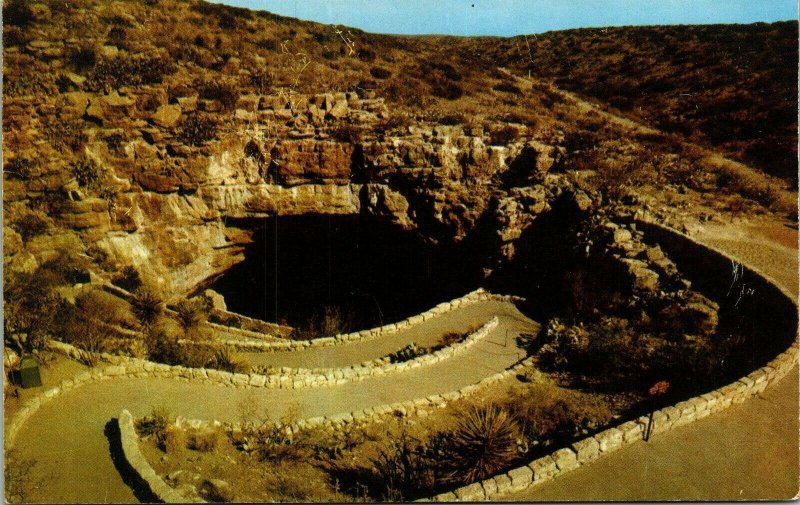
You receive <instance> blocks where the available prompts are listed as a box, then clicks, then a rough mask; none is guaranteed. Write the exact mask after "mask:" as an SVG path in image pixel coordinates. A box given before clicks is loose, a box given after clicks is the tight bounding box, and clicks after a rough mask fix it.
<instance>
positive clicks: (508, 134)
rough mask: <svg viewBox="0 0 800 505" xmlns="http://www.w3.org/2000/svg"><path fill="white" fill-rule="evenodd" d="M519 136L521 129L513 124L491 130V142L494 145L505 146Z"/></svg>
mask: <svg viewBox="0 0 800 505" xmlns="http://www.w3.org/2000/svg"><path fill="white" fill-rule="evenodd" d="M518 138H519V131H518V130H517V129H516V128H514V127H513V126H511V125H503V126H500V127H497V128H492V130H491V131H490V132H489V143H491V144H492V145H493V146H505V145H508V144H510V143H512V142H514V141H515V140H517V139H518Z"/></svg>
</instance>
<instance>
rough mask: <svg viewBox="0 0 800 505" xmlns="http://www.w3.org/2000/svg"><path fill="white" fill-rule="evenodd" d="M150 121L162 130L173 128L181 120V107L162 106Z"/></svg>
mask: <svg viewBox="0 0 800 505" xmlns="http://www.w3.org/2000/svg"><path fill="white" fill-rule="evenodd" d="M150 119H151V120H152V121H153V122H154V123H155V124H157V125H158V126H161V127H162V128H172V127H174V126H175V125H177V124H178V121H180V119H181V106H180V105H177V104H175V105H162V106H161V107H159V108H158V109H156V111H155V112H154V113H153V115H152V116H150Z"/></svg>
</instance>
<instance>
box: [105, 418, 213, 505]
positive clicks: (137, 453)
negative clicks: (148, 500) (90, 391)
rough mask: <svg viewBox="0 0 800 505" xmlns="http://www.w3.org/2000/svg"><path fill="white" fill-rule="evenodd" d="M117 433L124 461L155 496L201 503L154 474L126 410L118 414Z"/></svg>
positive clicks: (175, 501)
mask: <svg viewBox="0 0 800 505" xmlns="http://www.w3.org/2000/svg"><path fill="white" fill-rule="evenodd" d="M119 434H120V440H121V441H122V453H123V454H124V455H125V459H126V461H127V462H128V464H129V465H130V466H131V468H133V470H134V472H136V474H137V475H138V476H139V477H140V478H141V479H142V480H143V481H144V482H145V484H147V487H148V488H149V489H150V491H151V492H152V493H153V495H155V497H156V498H158V499H159V500H160V501H162V502H164V503H187V502H191V503H203V501H202V500H198V499H187V498H186V497H184V496H183V495H181V494H180V493H178V492H177V491H176V490H174V489H172V488H171V487H170V486H168V485H167V483H166V482H164V479H162V478H161V477H159V476H158V474H156V472H155V470H153V468H152V467H151V466H150V463H148V462H147V459H145V457H144V455H143V454H142V451H141V450H140V449H139V437H138V436H137V435H136V428H135V427H134V425H133V416H131V413H130V412H128V411H127V410H123V411H122V413H121V414H120V415H119Z"/></svg>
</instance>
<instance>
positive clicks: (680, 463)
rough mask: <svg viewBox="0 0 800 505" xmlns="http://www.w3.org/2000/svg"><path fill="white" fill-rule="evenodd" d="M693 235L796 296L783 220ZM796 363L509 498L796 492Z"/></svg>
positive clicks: (792, 247)
mask: <svg viewBox="0 0 800 505" xmlns="http://www.w3.org/2000/svg"><path fill="white" fill-rule="evenodd" d="M693 238H694V239H695V240H697V241H698V242H701V243H705V244H708V245H710V246H713V247H716V248H717V249H719V250H722V251H725V252H727V253H728V254H729V255H731V256H733V257H736V258H737V259H739V260H741V261H742V262H744V263H745V264H747V265H750V266H753V267H755V268H757V269H759V270H760V271H761V272H764V273H765V274H767V275H769V276H770V277H772V278H773V279H775V281H776V282H778V283H779V284H781V285H782V287H784V288H786V289H788V290H789V292H791V293H792V294H793V295H794V297H795V298H797V295H798V258H797V240H798V238H797V230H796V229H793V228H792V227H791V226H790V225H789V224H788V223H786V224H784V223H775V222H760V223H750V224H745V225H711V226H704V227H702V228H699V229H697V230H695V233H694V237H693ZM798 415H799V412H798V371H797V367H795V368H794V370H793V371H792V372H791V373H790V374H789V375H787V376H786V377H785V378H784V379H783V380H782V381H780V382H779V383H777V384H775V385H774V386H772V387H770V388H768V389H767V390H766V391H765V392H764V393H763V394H762V395H760V396H759V397H758V398H755V399H752V400H749V401H747V402H745V403H743V404H740V405H734V406H732V407H731V408H729V409H726V410H725V411H723V412H721V413H719V414H715V415H713V416H709V417H707V418H705V419H702V420H700V421H697V422H694V423H691V424H688V425H686V426H683V427H680V428H678V429H675V430H672V431H669V432H667V433H664V434H662V435H658V436H656V437H654V438H652V439H651V440H650V442H647V443H644V442H638V443H636V444H633V445H631V446H629V447H627V448H625V449H624V450H621V451H619V452H617V453H614V454H611V455H609V456H607V457H604V458H602V459H600V460H598V461H596V462H594V463H592V464H590V465H586V466H583V467H581V468H579V469H577V470H575V471H573V472H570V473H567V474H566V475H563V476H561V477H559V478H557V479H555V480H553V481H551V482H547V483H544V484H542V485H540V486H535V487H531V488H528V489H526V490H524V491H522V492H519V493H516V494H512V495H508V496H507V497H504V500H509V501H567V500H569V501H593V500H623V501H633V500H646V501H657V500H726V501H733V500H765V499H766V500H786V499H791V498H794V497H796V496H797V495H798V490H800V483H799V482H798V479H799V476H800V461H799V460H798V458H799V457H800V453H799V450H798V447H800V444H799V443H798V442H800V440H798V438H799V437H798V433H799V432H800V427H799V426H798Z"/></svg>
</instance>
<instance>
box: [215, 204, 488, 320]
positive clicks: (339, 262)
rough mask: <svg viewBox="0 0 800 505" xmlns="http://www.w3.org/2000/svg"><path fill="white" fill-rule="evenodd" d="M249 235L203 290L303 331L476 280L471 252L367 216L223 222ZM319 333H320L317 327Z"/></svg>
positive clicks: (419, 303)
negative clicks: (241, 254) (240, 253)
mask: <svg viewBox="0 0 800 505" xmlns="http://www.w3.org/2000/svg"><path fill="white" fill-rule="evenodd" d="M228 224H229V225H230V226H234V227H236V228H242V229H248V230H251V231H252V232H253V242H252V243H251V244H250V245H249V246H248V247H247V248H246V249H245V259H244V261H243V262H242V263H239V264H238V265H235V266H234V267H233V268H231V269H230V270H229V271H227V272H226V273H225V274H223V276H222V277H220V278H219V279H217V280H216V281H215V282H214V283H213V284H212V285H211V286H210V287H211V288H212V289H214V290H215V291H218V292H219V293H221V294H222V295H224V296H225V300H226V302H227V305H228V309H229V310H231V311H233V312H237V313H240V314H244V315H246V316H250V317H255V318H258V319H263V320H265V321H275V322H280V323H284V324H288V325H290V326H295V327H298V328H302V327H304V326H305V325H308V324H309V321H314V320H315V321H317V322H318V324H319V323H321V322H322V320H323V319H325V314H326V312H327V313H328V316H332V317H334V318H339V319H341V322H342V323H343V324H342V325H341V328H335V329H336V330H339V331H355V330H360V329H366V328H371V327H375V326H379V325H382V324H388V323H391V322H395V321H398V320H401V319H404V318H406V317H409V316H411V315H414V314H417V313H419V312H422V311H424V310H427V309H428V308H430V307H432V306H434V305H436V304H437V303H441V302H443V301H447V300H450V299H453V298H456V297H458V296H461V295H463V294H465V293H467V292H469V291H471V290H474V289H476V288H477V287H479V286H480V285H481V279H482V270H481V269H480V267H479V265H477V264H476V256H475V255H474V254H470V252H469V251H467V250H466V247H465V246H463V245H461V246H460V245H455V244H447V245H437V244H433V243H430V242H429V241H426V240H424V239H423V238H422V237H420V236H419V235H418V234H416V233H414V232H409V231H405V230H403V229H402V228H400V227H399V226H396V225H393V224H391V223H388V222H386V221H384V220H381V219H379V218H375V217H373V216H368V215H345V216H339V215H315V214H312V215H302V216H280V217H277V218H276V217H270V218H266V219H238V220H229V221H228ZM323 332H324V331H323Z"/></svg>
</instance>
